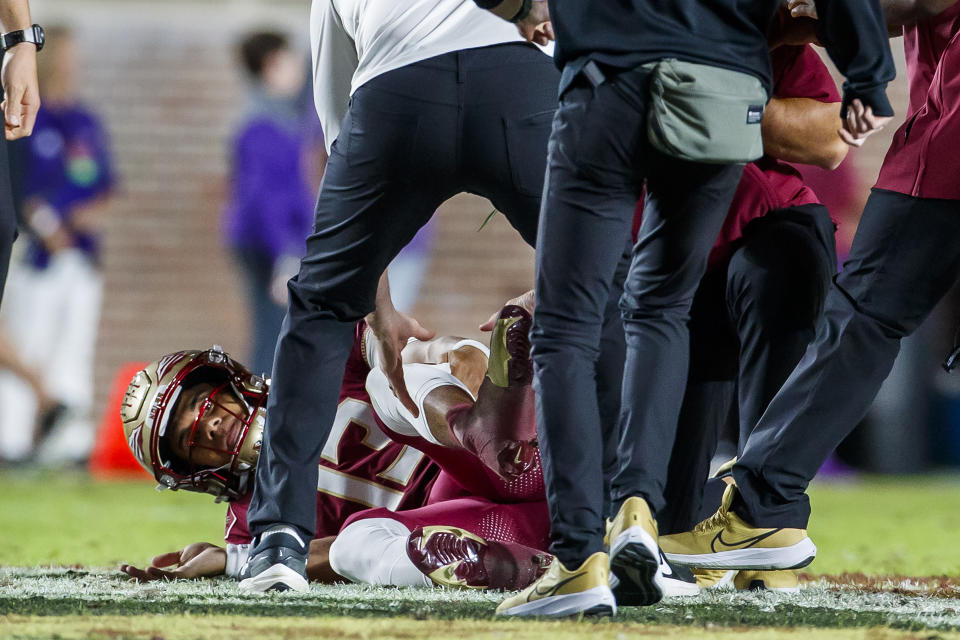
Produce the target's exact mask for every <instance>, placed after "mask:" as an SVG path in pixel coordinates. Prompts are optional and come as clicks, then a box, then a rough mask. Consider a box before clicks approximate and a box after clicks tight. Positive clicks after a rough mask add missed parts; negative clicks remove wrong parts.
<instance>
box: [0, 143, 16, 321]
mask: <svg viewBox="0 0 960 640" xmlns="http://www.w3.org/2000/svg"><path fill="white" fill-rule="evenodd" d="M9 154H10V151H9V143H8V142H7V139H6V138H4V137H3V136H0V302H2V300H3V289H4V287H5V286H6V284H7V270H8V269H9V268H10V253H11V251H12V250H13V241H14V240H16V238H17V212H16V208H15V207H14V197H13V195H14V194H13V185H12V181H11V178H10V155H9Z"/></svg>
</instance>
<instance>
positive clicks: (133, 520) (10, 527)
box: [0, 470, 225, 566]
mask: <svg viewBox="0 0 960 640" xmlns="http://www.w3.org/2000/svg"><path fill="white" fill-rule="evenodd" d="M154 487H155V484H154V483H152V482H150V481H149V478H147V476H146V474H144V480H142V481H125V482H117V481H107V482H103V481H95V480H91V479H90V478H89V476H87V475H86V474H82V473H68V472H56V473H54V472H45V473H41V472H36V471H21V472H14V471H9V470H5V471H3V472H2V473H0V492H2V493H0V514H3V515H2V517H0V541H2V544H0V565H19V566H35V565H38V564H55V565H85V566H116V565H117V563H119V562H121V561H125V562H131V563H142V562H144V561H145V560H148V559H149V558H151V557H152V556H153V555H154V554H156V553H160V552H163V551H172V550H174V549H179V548H181V547H182V546H183V545H185V544H189V543H190V542H196V541H198V540H207V541H211V542H217V541H221V540H223V522H224V512H225V509H224V506H223V505H218V504H214V502H213V497H212V496H204V495H198V494H192V493H188V492H173V491H163V492H158V491H156V489H155V488H154ZM8 514H12V515H13V517H9V515H8Z"/></svg>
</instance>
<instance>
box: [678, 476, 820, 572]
mask: <svg viewBox="0 0 960 640" xmlns="http://www.w3.org/2000/svg"><path fill="white" fill-rule="evenodd" d="M736 491H737V487H736V485H730V486H729V487H727V489H726V491H724V493H723V500H722V501H721V504H720V509H718V510H717V512H716V513H715V514H713V515H712V516H710V517H709V518H707V519H706V520H704V521H703V522H701V523H700V524H698V525H697V526H696V527H694V528H693V531H687V532H685V533H677V534H673V535H669V536H662V537H660V547H661V548H662V549H663V552H664V553H665V554H666V556H667V558H668V559H669V560H670V561H671V562H675V563H676V564H681V565H686V566H688V567H697V568H700V569H760V570H771V569H799V568H800V567H805V566H807V565H808V564H810V563H811V562H813V559H814V558H815V557H816V555H817V547H816V546H815V545H814V544H813V541H812V540H811V539H810V538H809V537H807V532H806V530H805V529H789V528H782V527H781V528H763V527H754V526H752V525H750V524H748V523H747V522H745V521H744V520H743V519H742V518H740V517H739V516H738V515H737V514H736V513H733V512H732V511H730V505H731V504H732V503H733V499H734V497H735V496H736Z"/></svg>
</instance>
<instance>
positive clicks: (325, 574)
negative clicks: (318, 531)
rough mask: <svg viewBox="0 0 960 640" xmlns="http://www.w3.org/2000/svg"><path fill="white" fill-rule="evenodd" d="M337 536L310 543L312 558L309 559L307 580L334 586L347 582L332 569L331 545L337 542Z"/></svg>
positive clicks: (315, 539) (318, 539) (314, 540)
mask: <svg viewBox="0 0 960 640" xmlns="http://www.w3.org/2000/svg"><path fill="white" fill-rule="evenodd" d="M336 539H337V537H336V536H329V537H327V538H314V539H313V540H311V541H310V556H309V557H308V558H307V578H308V579H309V580H310V581H311V582H321V583H323V584H333V583H334V582H346V579H345V578H343V577H341V576H340V575H338V574H337V572H336V571H334V570H333V569H332V568H330V545H332V544H333V541H334V540H336Z"/></svg>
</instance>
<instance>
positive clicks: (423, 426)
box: [367, 364, 473, 444]
mask: <svg viewBox="0 0 960 640" xmlns="http://www.w3.org/2000/svg"><path fill="white" fill-rule="evenodd" d="M403 379H404V381H406V383H407V391H409V392H410V397H411V398H413V401H414V403H415V404H416V405H417V409H419V411H420V415H419V417H416V418H414V417H413V414H412V413H410V412H409V411H408V410H407V408H406V407H404V406H403V404H402V403H401V402H400V400H399V399H398V398H397V396H395V395H394V394H393V389H391V388H390V383H389V381H388V380H387V374H385V373H384V372H383V369H380V368H379V367H377V368H375V369H372V370H371V371H370V373H369V374H367V393H368V394H370V404H372V405H373V410H374V411H376V413H377V417H379V418H380V420H381V421H382V422H383V424H385V425H386V426H387V428H388V429H390V430H391V431H393V432H394V433H398V434H400V435H403V436H411V437H412V436H420V437H422V438H423V439H424V440H426V441H428V442H432V443H433V444H440V441H439V440H437V438H436V436H434V435H433V433H432V432H431V431H430V425H429V424H428V423H427V414H426V412H425V411H424V409H423V403H424V401H425V400H426V399H427V396H428V395H429V394H430V392H431V391H433V390H434V389H436V388H438V387H442V386H447V385H453V386H455V387H458V388H460V389H463V390H464V391H466V392H467V394H468V395H470V397H471V398H473V394H471V393H470V390H469V389H467V385H465V384H463V382H461V381H460V380H459V379H458V378H457V377H456V376H454V375H453V374H451V373H450V365H449V364H405V365H403Z"/></svg>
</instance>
